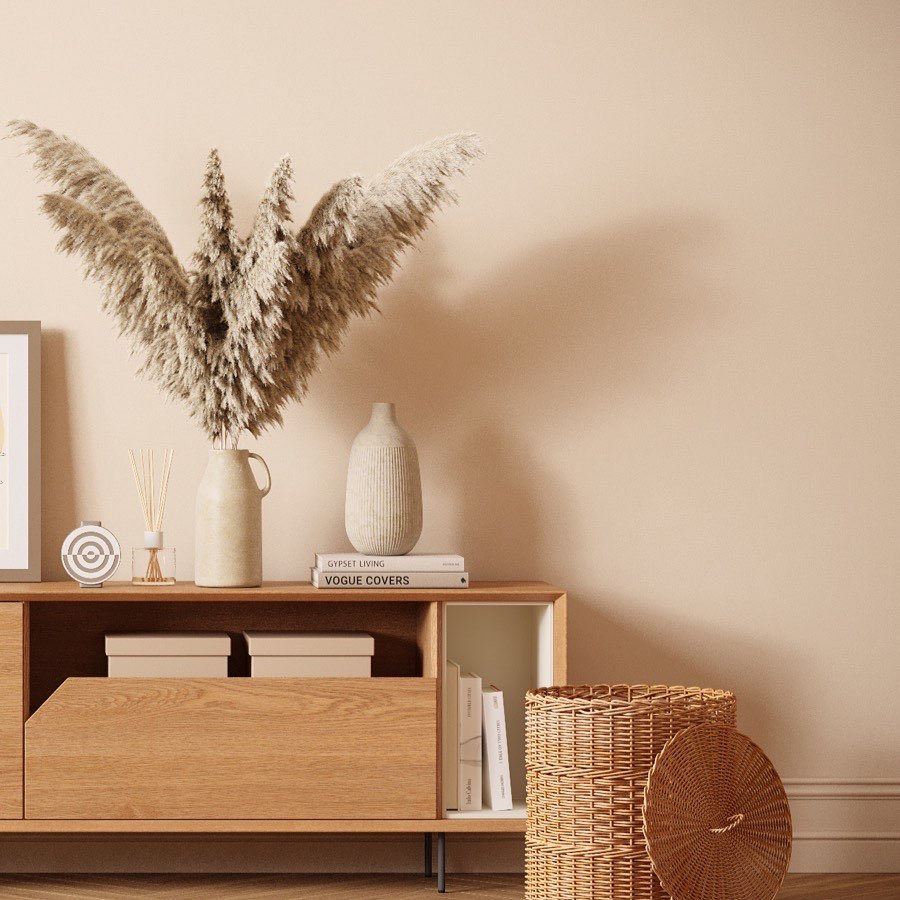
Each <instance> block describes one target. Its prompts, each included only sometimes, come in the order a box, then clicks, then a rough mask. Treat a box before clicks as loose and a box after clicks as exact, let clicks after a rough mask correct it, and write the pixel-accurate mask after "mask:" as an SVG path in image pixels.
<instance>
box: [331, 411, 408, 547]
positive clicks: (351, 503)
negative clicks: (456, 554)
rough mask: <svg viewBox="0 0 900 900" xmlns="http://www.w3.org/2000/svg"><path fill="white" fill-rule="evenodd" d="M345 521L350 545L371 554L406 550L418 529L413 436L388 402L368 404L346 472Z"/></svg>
mask: <svg viewBox="0 0 900 900" xmlns="http://www.w3.org/2000/svg"><path fill="white" fill-rule="evenodd" d="M345 525H346V529H347V537H348V538H350V543H351V544H353V546H354V547H355V548H356V549H357V551H359V552H360V553H366V554H369V555H371V556H402V555H403V554H404V553H409V551H410V550H412V548H413V547H415V545H416V541H418V540H419V535H420V534H421V533H422V481H421V478H420V476H419V455H418V453H417V452H416V445H415V444H414V443H413V441H412V438H411V437H410V436H409V435H408V434H407V433H406V432H405V431H404V430H403V429H402V428H401V427H400V426H399V425H398V424H397V420H396V418H395V416H394V404H393V403H373V404H372V418H371V419H370V420H369V424H368V425H366V427H365V428H363V430H362V431H361V432H360V433H359V434H358V435H357V436H356V440H354V441H353V447H352V448H351V449H350V465H349V467H348V470H347V502H346V506H345Z"/></svg>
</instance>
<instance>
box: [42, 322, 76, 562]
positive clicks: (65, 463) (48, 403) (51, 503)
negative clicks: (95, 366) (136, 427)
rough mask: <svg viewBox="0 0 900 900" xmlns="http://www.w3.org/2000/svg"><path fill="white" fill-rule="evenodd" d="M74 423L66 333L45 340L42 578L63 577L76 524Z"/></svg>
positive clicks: (47, 335)
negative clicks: (64, 552)
mask: <svg viewBox="0 0 900 900" xmlns="http://www.w3.org/2000/svg"><path fill="white" fill-rule="evenodd" d="M72 472H73V460H72V422H71V419H70V412H69V390H68V382H67V376H66V339H65V335H64V334H63V332H62V331H59V330H56V329H47V330H45V331H44V332H43V333H42V335H41V481H42V486H41V491H42V494H41V495H42V502H41V575H42V578H43V579H44V580H53V579H59V578H62V577H64V576H63V568H62V563H61V562H60V557H59V551H60V547H61V546H62V542H63V539H64V538H65V536H66V535H67V534H68V533H69V532H70V531H71V530H72V529H73V528H74V527H75V526H76V525H77V524H78V522H77V521H76V520H75V485H74V482H73V479H72Z"/></svg>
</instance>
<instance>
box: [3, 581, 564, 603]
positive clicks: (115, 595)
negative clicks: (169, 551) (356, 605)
mask: <svg viewBox="0 0 900 900" xmlns="http://www.w3.org/2000/svg"><path fill="white" fill-rule="evenodd" d="M564 593H565V591H563V590H562V589H561V588H557V587H554V586H553V585H551V584H548V583H547V582H544V581H473V582H472V583H471V584H470V585H469V587H468V588H463V589H456V588H451V589H434V588H432V589H428V590H419V589H414V588H384V589H381V588H375V589H365V590H359V589H353V588H314V587H313V586H312V585H311V584H310V583H309V582H308V581H272V582H266V583H264V584H263V585H262V587H257V588H203V587H197V585H195V584H194V583H193V582H191V581H183V582H178V583H177V584H174V585H170V586H165V587H153V588H151V587H146V586H142V585H133V584H131V583H130V582H126V581H110V582H107V583H106V584H105V585H104V586H103V587H102V588H83V587H80V586H79V585H78V584H76V583H75V582H74V581H42V582H36V583H26V584H0V601H3V600H19V601H23V600H24V601H39V602H42V603H46V602H53V603H65V602H78V603H87V602H94V601H99V602H104V601H115V602H122V601H135V602H143V603H146V602H148V601H155V602H179V601H181V602H185V601H187V602H193V603H196V602H199V601H204V600H211V601H217V602H221V601H236V602H244V603H246V602H254V601H257V602H267V603H268V602H272V601H290V602H316V601H318V602H327V601H329V600H341V601H344V602H348V601H355V602H363V603H367V602H368V603H372V602H391V603H397V602H402V601H410V602H414V603H421V602H423V601H435V600H443V601H451V602H456V603H465V602H472V603H495V602H496V603H503V602H519V603H522V602H526V603H529V602H530V603H536V602H553V601H554V600H557V599H558V598H559V597H561V596H562V595H563V594H564Z"/></svg>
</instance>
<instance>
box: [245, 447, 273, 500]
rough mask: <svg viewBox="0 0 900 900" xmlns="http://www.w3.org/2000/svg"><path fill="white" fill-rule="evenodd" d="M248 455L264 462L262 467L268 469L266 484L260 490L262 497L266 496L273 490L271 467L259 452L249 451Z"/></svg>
mask: <svg viewBox="0 0 900 900" xmlns="http://www.w3.org/2000/svg"><path fill="white" fill-rule="evenodd" d="M247 456H248V457H249V458H250V459H257V460H259V462H260V463H261V464H262V467H263V468H264V469H265V470H266V486H265V487H264V488H262V489H261V491H260V499H261V498H262V497H265V496H266V494H268V493H269V491H271V490H272V473H271V472H270V471H269V467H268V466H267V465H266V461H265V460H264V459H263V458H262V457H261V456H260V455H259V454H258V453H248V454H247Z"/></svg>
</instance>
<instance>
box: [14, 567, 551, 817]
mask: <svg viewBox="0 0 900 900" xmlns="http://www.w3.org/2000/svg"><path fill="white" fill-rule="evenodd" d="M245 630H306V631H367V632H369V633H371V634H373V635H374V637H375V655H374V657H373V660H372V675H373V677H372V678H343V679H336V678H323V679H297V678H249V677H248V675H249V660H248V658H247V653H246V648H245V647H244V642H243V639H242V638H241V632H243V631H245ZM117 631H119V632H121V631H159V632H166V631H171V632H176V631H225V632H228V633H229V634H231V635H232V657H231V659H230V662H229V676H230V677H229V678H192V679H174V678H116V679H110V678H106V677H105V672H106V656H105V652H104V642H103V636H104V635H105V634H106V633H108V632H117ZM565 646H566V644H565V594H564V593H563V592H562V591H560V590H558V589H557V588H554V587H551V586H550V585H547V584H544V583H540V582H520V583H516V582H510V583H477V582H476V583H474V584H473V585H472V586H471V587H470V588H469V589H468V590H465V591H441V590H425V591H413V590H403V591H401V590H385V591H364V592H355V593H354V592H352V591H346V590H329V591H324V590H315V589H313V588H311V587H310V586H309V585H308V584H305V583H292V584H269V585H265V586H263V587H262V588H254V589H244V590H239V589H201V588H197V587H195V586H194V585H189V584H185V585H182V584H179V585H175V586H173V587H166V588H155V589H150V588H146V587H144V588H141V587H132V586H131V585H126V584H109V585H107V586H106V587H104V588H102V589H81V588H79V587H78V586H77V585H75V584H70V583H44V584H35V585H4V586H2V587H0V830H2V831H5V832H41V831H43V832H56V833H65V832H85V831H90V832H99V833H103V832H144V833H151V834H152V833H154V832H160V833H162V832H173V831H175V832H194V833H216V832H238V833H240V832H246V833H252V832H285V833H289V832H304V831H305V832H328V831H346V832H354V831H355V832H363V831H374V832H404V831H406V832H416V831H418V832H425V833H431V832H436V833H443V832H459V831H471V832H485V831H496V832H516V831H523V830H524V818H523V816H524V807H523V801H524V753H525V749H524V694H525V691H526V690H527V689H528V688H529V687H532V686H534V685H543V684H552V683H564V682H565V674H566V672H565V666H566V659H565V656H566V654H565ZM448 655H450V657H451V658H454V659H457V660H458V661H459V662H461V663H462V664H463V665H464V666H465V667H466V668H468V669H471V670H473V671H476V672H478V674H480V675H482V677H483V679H484V683H485V684H489V683H492V682H493V683H495V684H498V685H500V686H501V687H502V688H503V690H504V694H505V697H506V704H507V720H508V731H509V740H510V760H511V764H512V779H513V794H514V797H515V798H516V799H517V800H518V801H519V804H518V808H517V809H516V810H514V811H513V813H512V814H507V813H492V812H491V811H485V812H484V813H481V814H468V815H466V814H461V813H455V812H449V813H448V812H446V810H445V802H444V797H443V795H442V785H441V723H442V708H441V704H442V697H443V673H444V670H445V660H446V658H447V656H448Z"/></svg>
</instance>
